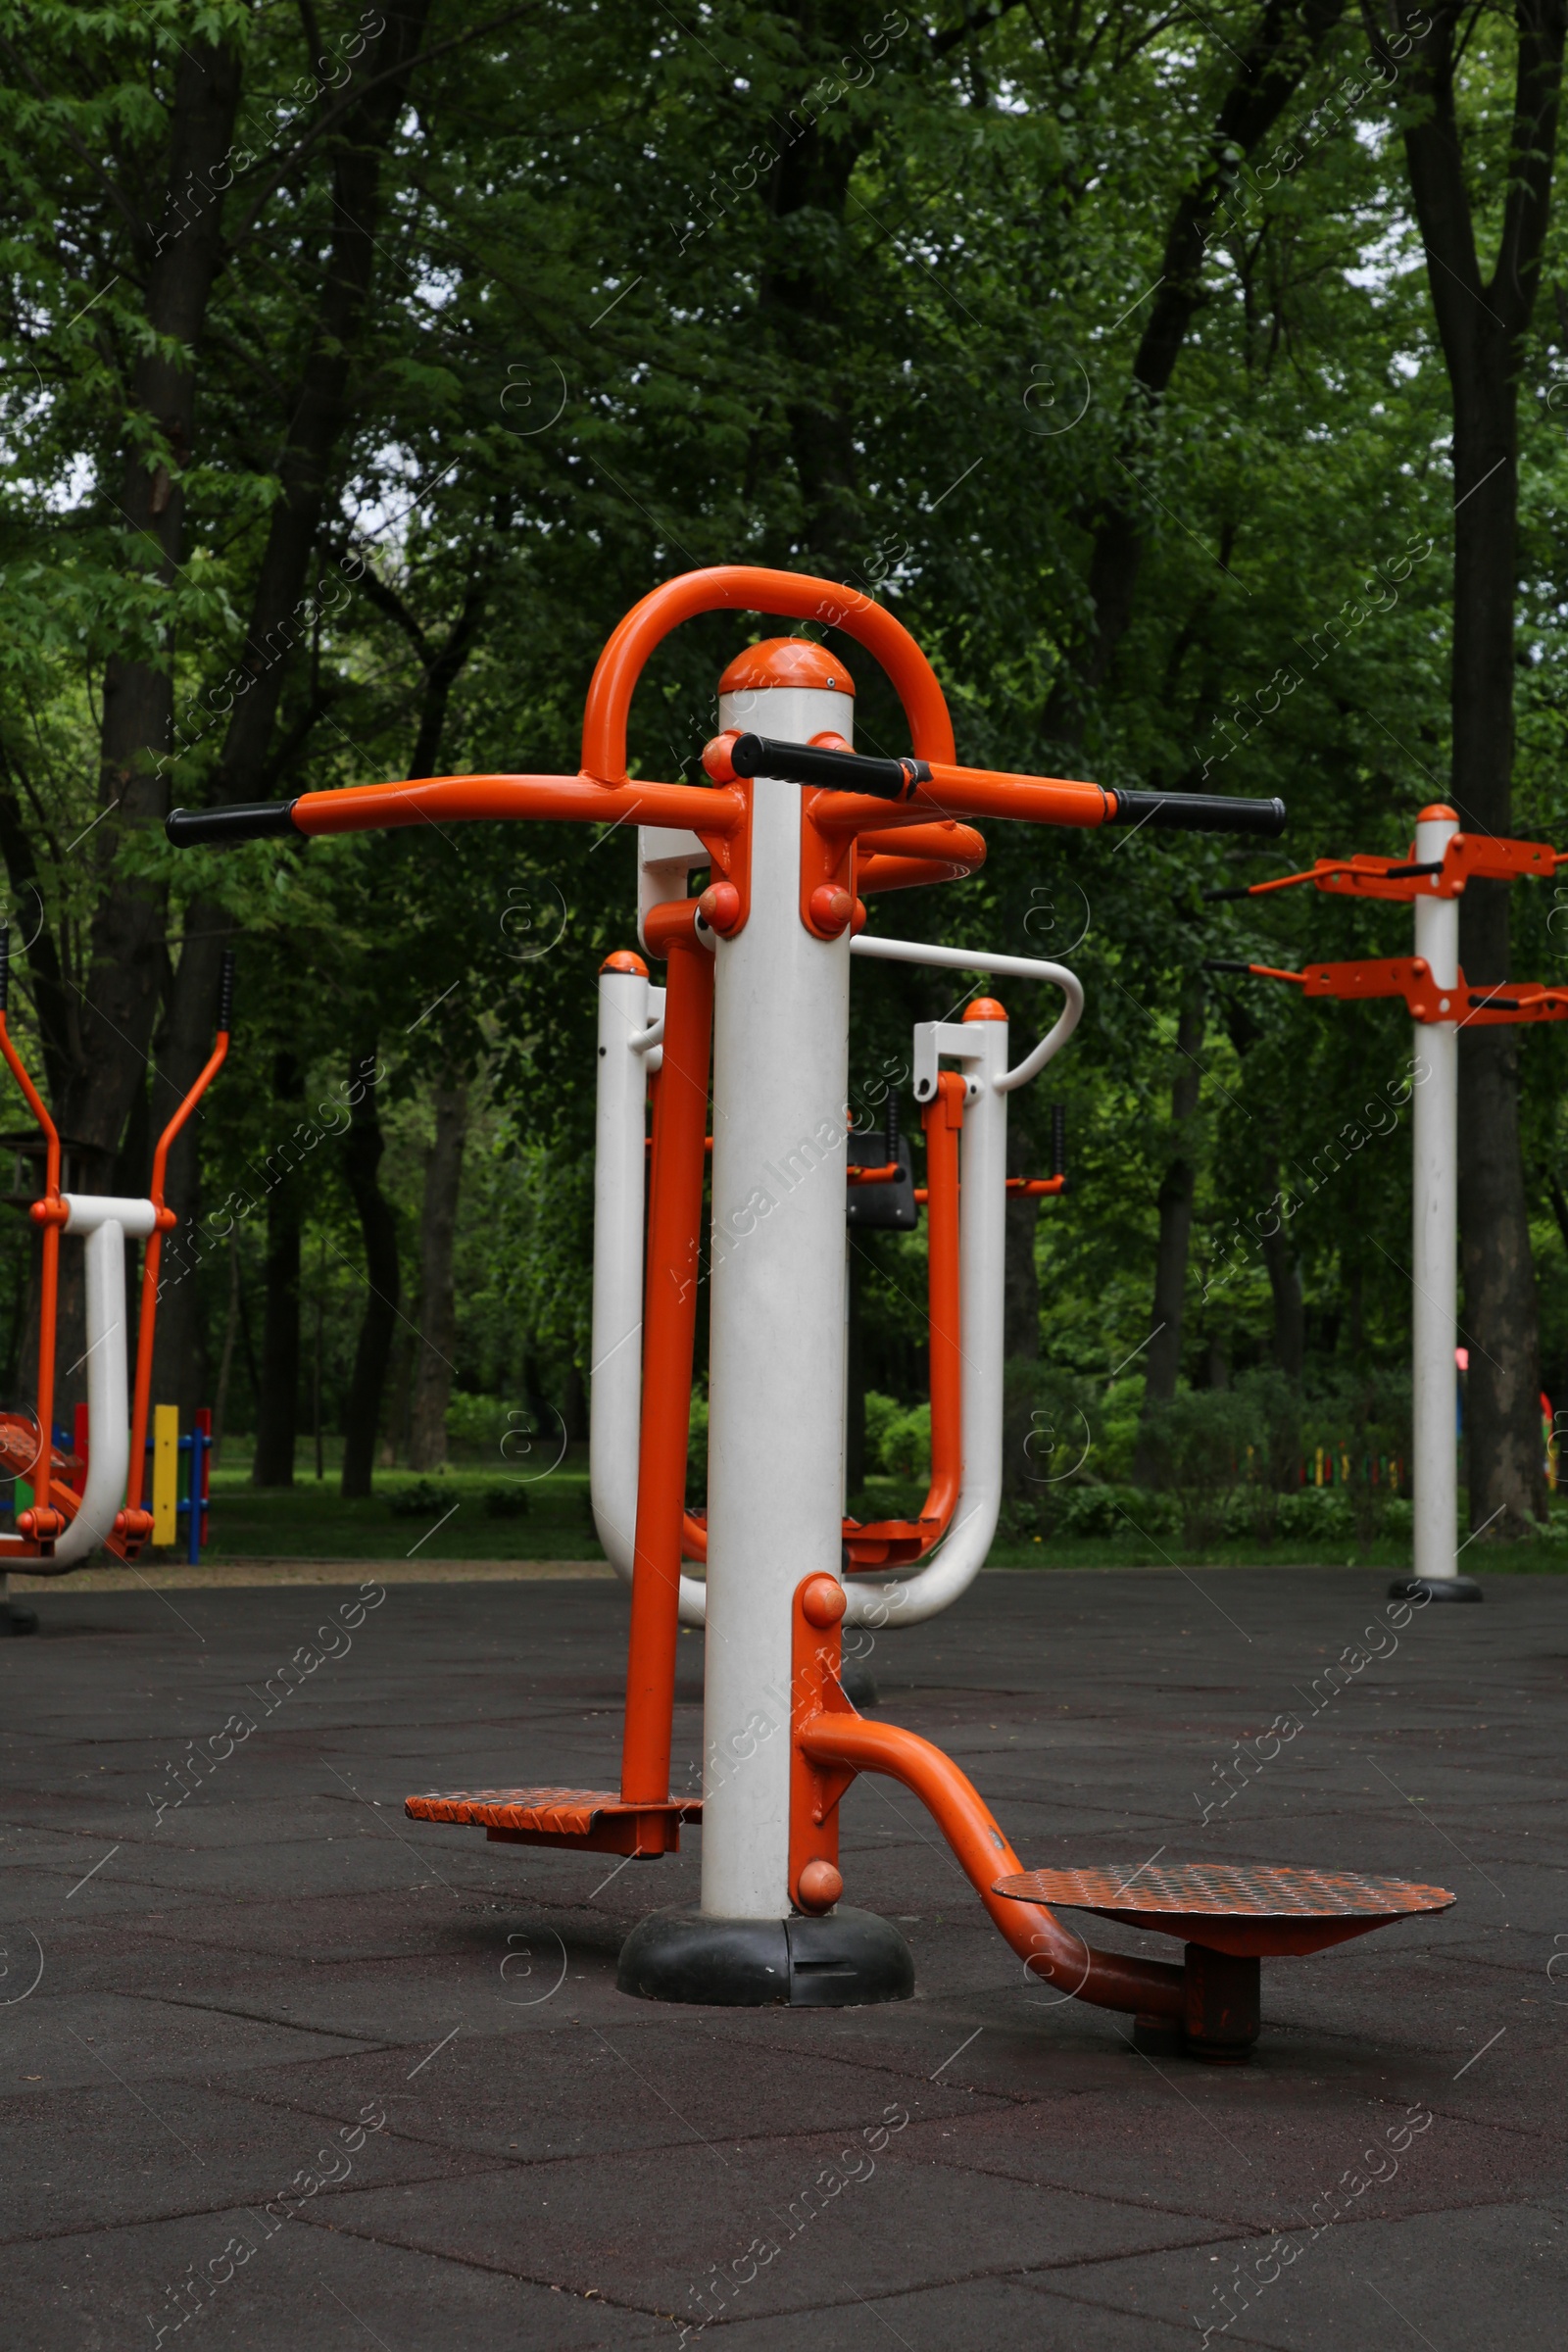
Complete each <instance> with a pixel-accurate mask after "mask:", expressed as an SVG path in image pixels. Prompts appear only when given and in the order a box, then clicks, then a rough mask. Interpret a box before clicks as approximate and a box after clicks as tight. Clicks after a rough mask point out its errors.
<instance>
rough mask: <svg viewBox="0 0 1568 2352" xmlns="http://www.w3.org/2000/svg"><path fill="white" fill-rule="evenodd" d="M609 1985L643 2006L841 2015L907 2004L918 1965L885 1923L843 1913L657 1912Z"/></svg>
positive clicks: (628, 1946)
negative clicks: (687, 2004)
mask: <svg viewBox="0 0 1568 2352" xmlns="http://www.w3.org/2000/svg"><path fill="white" fill-rule="evenodd" d="M615 1983H616V1985H617V1986H618V1987H619V1989H620V1990H621V1991H622V1992H629V1993H631V1994H633V1995H634V1996H635V1997H636V1998H637V1999H638V2000H643V2001H703V2002H711V2003H712V2004H713V2005H714V2006H715V2007H722V2008H729V2009H761V2008H767V2007H778V2008H794V2009H846V2008H853V2007H856V2006H858V2004H860V2003H861V2002H867V2001H907V1999H908V1998H909V1995H910V1994H911V1993H912V1992H913V1990H914V1958H913V1955H912V1953H911V1952H910V1950H909V1947H908V1945H907V1943H906V1942H905V1940H904V1937H903V1936H901V1935H900V1934H899V1931H898V1929H897V1928H896V1927H895V1926H894V1925H893V1923H892V1921H891V1920H887V1919H882V1918H880V1917H879V1916H878V1915H877V1913H876V1912H874V1911H856V1910H852V1909H849V1908H847V1907H845V1906H844V1905H841V1906H840V1907H839V1909H838V1910H836V1911H830V1912H828V1913H827V1914H826V1915H825V1917H823V1918H820V1919H812V1918H809V1917H807V1916H805V1915H804V1914H803V1915H801V1916H799V1917H796V1918H791V1919H710V1918H708V1917H707V1916H706V1914H705V1913H703V1912H701V1911H676V1910H671V1911H655V1912H654V1913H653V1914H652V1916H651V1917H650V1918H648V1919H645V1920H642V1921H640V1922H639V1923H638V1925H637V1926H636V1927H635V1928H633V1930H632V1932H631V1934H630V1935H629V1936H627V1938H626V1940H625V1942H624V1943H623V1944H622V1945H621V1947H620V1964H619V1967H618V1968H617V1970H616V1972H615Z"/></svg>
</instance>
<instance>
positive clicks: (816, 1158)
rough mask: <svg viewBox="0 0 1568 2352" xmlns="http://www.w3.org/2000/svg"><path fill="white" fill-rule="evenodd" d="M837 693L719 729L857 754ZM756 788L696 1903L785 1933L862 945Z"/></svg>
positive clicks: (836, 1316) (838, 1442)
mask: <svg viewBox="0 0 1568 2352" xmlns="http://www.w3.org/2000/svg"><path fill="white" fill-rule="evenodd" d="M844 683H845V688H846V691H844V692H830V691H828V689H827V688H826V687H823V686H805V685H802V686H777V687H749V688H747V689H746V690H745V691H743V692H738V693H734V694H725V695H723V696H721V698H720V701H719V725H720V727H721V728H726V729H727V728H731V727H736V728H741V729H753V730H755V731H757V732H758V733H760V734H762V735H767V736H772V737H773V738H775V739H776V740H779V741H784V742H794V743H808V742H809V741H810V740H811V738H812V737H813V736H815V735H818V734H821V733H823V732H827V731H832V732H835V733H837V734H839V735H841V736H843V737H844V738H845V739H846V741H849V740H851V739H852V729H853V724H854V712H855V705H854V701H853V699H852V695H851V693H850V692H849V691H848V683H849V682H848V679H847V678H846V679H845V681H844ZM753 792H754V802H753V820H752V891H751V912H750V915H749V918H748V920H747V922H746V925H745V927H744V929H743V930H742V931H741V932H740V933H739V934H738V935H737V936H736V938H734V939H733V940H722V939H721V940H719V941H718V943H717V958H718V962H717V970H716V973H715V976H714V992H715V993H714V1015H713V1196H712V1201H713V1205H712V1269H711V1352H710V1366H711V1370H710V1382H709V1428H708V1643H707V1658H706V1668H705V1712H704V1749H705V1770H704V1807H703V1901H702V1907H703V1910H704V1912H705V1913H707V1914H708V1915H709V1916H710V1917H716V1918H725V1919H768V1920H781V1919H783V1918H785V1917H786V1916H787V1915H788V1913H789V1910H790V1895H789V1782H790V1690H789V1685H790V1642H791V1634H790V1625H791V1604H792V1600H793V1595H794V1593H795V1589H796V1587H797V1585H799V1583H800V1582H801V1579H802V1578H803V1577H805V1576H809V1575H810V1574H812V1573H813V1572H817V1571H821V1572H825V1573H826V1574H828V1575H830V1576H837V1575H838V1574H839V1568H840V1560H841V1556H842V1555H841V1544H842V1526H841V1518H840V1498H841V1495H842V1492H843V1476H844V1473H843V1453H844V1365H843V1354H844V1229H845V1213H844V1209H845V1181H844V1169H845V1164H846V1158H847V1153H846V1151H845V1141H844V1139H845V1100H846V1096H847V1093H848V1082H849V1003H850V941H849V934H848V932H847V931H846V932H845V933H844V934H843V935H842V936H841V937H839V938H838V939H835V940H820V939H817V938H815V937H813V935H812V934H811V933H810V932H809V931H808V930H807V928H806V926H805V924H804V923H803V921H802V919H801V899H800V872H801V804H802V798H803V794H802V790H801V787H800V786H799V785H796V784H784V783H779V782H777V781H775V780H773V779H770V778H768V777H765V776H759V777H758V778H757V779H756V782H755V785H754V787H753Z"/></svg>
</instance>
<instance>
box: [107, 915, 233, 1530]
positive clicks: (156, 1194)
mask: <svg viewBox="0 0 1568 2352" xmlns="http://www.w3.org/2000/svg"><path fill="white" fill-rule="evenodd" d="M233 996H234V953H233V950H232V949H231V948H225V949H224V951H223V963H222V973H221V979H220V981H219V998H218V1002H219V1011H218V1035H217V1038H216V1040H215V1041H214V1045H213V1050H212V1053H211V1054H209V1056H208V1058H207V1062H206V1064H205V1066H204V1067H203V1069H202V1071H201V1073H200V1075H199V1076H198V1077H197V1079H196V1081H195V1083H194V1084H193V1086H192V1087H191V1089H190V1092H189V1093H188V1094H187V1095H186V1097H185V1100H184V1101H183V1103H181V1104H180V1105H179V1108H178V1109H177V1110H176V1111H175V1113H174V1115H173V1117H172V1119H171V1120H170V1122H169V1125H168V1126H167V1127H166V1128H165V1129H164V1132H163V1134H162V1135H161V1136H160V1137H159V1139H158V1146H157V1149H156V1151H155V1152H153V1172H152V1181H151V1183H150V1184H149V1186H148V1195H149V1198H150V1199H151V1201H152V1204H153V1207H154V1209H155V1210H156V1211H157V1223H156V1225H155V1226H154V1228H153V1231H152V1233H151V1234H150V1235H149V1236H148V1240H147V1246H146V1248H145V1250H143V1251H142V1259H141V1313H140V1315H139V1317H138V1318H137V1324H136V1385H135V1388H134V1390H133V1392H132V1401H131V1414H130V1468H129V1470H128V1472H127V1474H126V1479H125V1507H124V1509H123V1511H120V1512H118V1513H117V1514H116V1517H115V1532H114V1534H113V1536H112V1537H111V1538H110V1540H109V1548H110V1550H111V1551H114V1552H118V1553H119V1554H120V1556H121V1558H122V1559H125V1560H133V1559H135V1558H136V1557H137V1556H138V1554H139V1553H140V1551H141V1549H142V1546H143V1545H144V1544H146V1542H147V1539H148V1537H149V1536H150V1535H151V1534H152V1532H153V1515H152V1513H151V1511H148V1510H144V1509H143V1508H142V1499H141V1493H142V1486H143V1484H144V1482H145V1478H146V1469H147V1464H146V1454H147V1419H148V1414H149V1412H150V1411H151V1406H152V1388H153V1339H154V1335H155V1332H156V1328H157V1317H158V1276H159V1270H160V1268H161V1266H162V1264H163V1255H164V1235H165V1234H166V1233H169V1232H172V1230H173V1228H174V1226H175V1225H176V1224H177V1223H178V1219H177V1218H176V1216H175V1214H174V1211H173V1210H172V1208H170V1207H168V1206H166V1204H165V1201H164V1183H165V1179H166V1176H167V1174H168V1169H169V1152H170V1146H171V1145H172V1143H173V1141H174V1138H175V1136H176V1135H178V1133H179V1131H180V1129H181V1128H182V1127H183V1126H184V1124H185V1121H186V1120H187V1119H188V1118H189V1117H190V1114H191V1112H192V1111H193V1110H194V1109H195V1107H196V1105H197V1103H199V1102H200V1101H201V1099H202V1097H203V1095H205V1094H206V1092H207V1089H208V1088H209V1087H210V1086H211V1085H212V1083H213V1080H214V1079H215V1078H216V1077H217V1076H218V1073H219V1071H220V1070H221V1068H222V1066H223V1064H224V1062H225V1061H226V1060H227V1059H228V1042H229V1037H230V1034H231V1027H230V1024H231V1020H232V1012H233Z"/></svg>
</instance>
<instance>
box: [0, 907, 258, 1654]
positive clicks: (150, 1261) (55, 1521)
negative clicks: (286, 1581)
mask: <svg viewBox="0 0 1568 2352" xmlns="http://www.w3.org/2000/svg"><path fill="white" fill-rule="evenodd" d="M10 956H11V943H10V932H9V930H7V929H5V928H4V927H0V1054H3V1055H4V1058H5V1060H6V1062H7V1064H8V1066H9V1067H10V1070H11V1073H12V1075H13V1077H14V1078H15V1079H16V1081H17V1084H18V1085H19V1086H20V1087H21V1089H22V1092H23V1094H24V1095H25V1098H26V1102H27V1106H28V1108H29V1109H30V1110H31V1112H32V1115H33V1117H34V1119H36V1121H37V1123H38V1126H39V1129H40V1130H41V1133H42V1136H43V1141H44V1178H43V1191H42V1193H41V1195H40V1197H39V1198H38V1199H37V1200H35V1201H33V1202H32V1203H31V1206H30V1208H29V1210H28V1214H29V1216H30V1218H31V1220H32V1222H33V1224H34V1225H35V1226H37V1227H39V1228H40V1231H41V1236H42V1239H41V1245H40V1278H39V1299H38V1366H37V1383H36V1388H35V1391H34V1397H35V1404H34V1408H33V1410H32V1411H31V1412H20V1413H19V1412H6V1413H0V1477H10V1478H13V1479H15V1480H17V1481H18V1482H19V1487H20V1489H21V1490H22V1492H21V1493H19V1495H18V1508H17V1511H16V1526H15V1529H14V1530H11V1529H0V1579H4V1578H6V1577H9V1574H10V1572H11V1570H12V1569H13V1568H16V1567H19V1566H22V1565H23V1564H24V1563H25V1567H26V1570H27V1573H28V1575H29V1576H66V1575H68V1574H69V1573H70V1571H71V1570H72V1569H73V1568H77V1567H79V1566H80V1565H81V1563H82V1562H83V1560H85V1559H86V1558H87V1556H88V1554H89V1553H90V1552H92V1551H94V1550H95V1549H97V1548H98V1547H100V1546H102V1547H103V1548H104V1549H105V1550H107V1551H109V1552H110V1553H111V1554H113V1556H114V1557H116V1558H117V1559H121V1560H124V1561H127V1562H129V1561H133V1560H135V1559H136V1558H137V1557H138V1556H139V1554H140V1553H141V1551H142V1549H143V1547H144V1546H145V1545H146V1544H148V1543H149V1542H151V1543H155V1544H172V1543H174V1542H176V1541H177V1531H178V1522H179V1519H180V1517H181V1515H183V1517H184V1519H185V1522H186V1541H187V1546H188V1547H191V1548H190V1556H192V1557H194V1556H196V1553H197V1552H198V1551H199V1547H200V1544H201V1543H202V1540H203V1535H204V1522H205V1519H206V1513H207V1495H208V1477H209V1468H210V1465H209V1462H208V1449H209V1448H210V1446H211V1442H212V1441H211V1417H210V1416H206V1417H205V1423H204V1416H202V1415H198V1417H197V1418H198V1426H197V1428H196V1429H194V1430H192V1431H191V1432H190V1433H188V1435H187V1436H186V1437H185V1438H181V1437H180V1435H179V1429H178V1419H177V1414H176V1412H175V1408H174V1407H173V1406H172V1405H160V1406H159V1407H158V1408H157V1413H156V1415H154V1416H153V1422H154V1426H153V1429H152V1431H151V1432H149V1428H148V1420H149V1407H150V1401H151V1395H152V1376H153V1341H154V1336H155V1332H156V1327H157V1313H158V1275H159V1265H160V1262H161V1258H162V1253H163V1246H164V1235H165V1234H166V1233H168V1232H170V1231H171V1230H172V1228H173V1226H174V1225H175V1223H176V1222H177V1219H176V1217H175V1213H174V1211H173V1210H172V1208H171V1207H169V1205H168V1203H167V1202H166V1201H165V1199H164V1186H165V1179H166V1174H167V1170H168V1165H169V1152H170V1147H171V1146H172V1143H173V1141H174V1138H175V1136H176V1135H178V1133H179V1131H180V1129H181V1128H182V1127H183V1126H184V1124H185V1122H186V1120H187V1119H188V1118H189V1117H190V1115H191V1112H192V1111H193V1110H194V1109H195V1107H196V1105H197V1103H199V1102H200V1100H201V1098H202V1096H203V1095H204V1094H205V1093H206V1091H207V1089H208V1087H209V1086H210V1085H211V1084H212V1081H213V1080H214V1078H215V1077H216V1076H217V1075H218V1072H219V1070H220V1069H221V1067H222V1064H223V1061H224V1058H225V1056H226V1055H227V1053H228V1043H229V1034H230V1024H231V1019H232V1007H233V994H234V958H233V956H232V954H229V953H225V955H224V957H223V964H222V976H221V983H220V990H219V1010H218V1036H217V1041H216V1043H215V1045H214V1048H213V1052H212V1054H211V1055H210V1056H209V1058H208V1060H207V1062H206V1065H205V1066H204V1068H203V1069H202V1070H201V1072H200V1074H199V1075H198V1077H197V1078H196V1081H195V1083H194V1084H193V1085H192V1087H191V1088H190V1090H189V1092H188V1093H187V1094H186V1096H185V1099H184V1101H183V1102H182V1103H180V1105H179V1107H178V1109H177V1110H176V1111H175V1112H174V1115H173V1117H172V1119H171V1120H170V1122H169V1124H168V1126H167V1127H166V1128H165V1129H164V1132H163V1134H162V1135H161V1136H160V1138H159V1140H158V1144H157V1148H156V1150H155V1151H154V1152H153V1162H152V1177H151V1182H150V1184H149V1187H148V1193H147V1198H146V1199H145V1200H131V1199H123V1200H122V1199H119V1198H116V1197H114V1196H112V1195H108V1194H97V1193H70V1192H62V1191H61V1189H60V1162H61V1150H60V1136H59V1132H58V1130H57V1128H56V1126H55V1123H54V1120H53V1119H52V1118H51V1116H50V1114H49V1111H48V1109H47V1108H46V1107H45V1104H44V1102H43V1099H42V1097H41V1096H40V1095H39V1093H38V1090H37V1088H36V1087H35V1086H34V1085H33V1083H32V1080H31V1078H30V1077H29V1076H28V1074H27V1069H26V1065H25V1062H24V1061H23V1059H22V1056H21V1055H20V1054H19V1053H18V1052H17V1048H16V1043H15V1041H14V1039H13V1038H12V1036H11V1033H10V1027H9V1018H8V1016H9V1010H10V980H11V961H10ZM62 1236H65V1237H66V1238H67V1239H68V1240H75V1239H78V1238H79V1239H80V1241H81V1242H82V1244H83V1249H84V1267H83V1273H84V1282H83V1306H84V1324H85V1330H84V1335H83V1346H84V1359H83V1360H84V1361H85V1364H86V1370H87V1397H86V1402H85V1404H84V1405H78V1406H77V1407H76V1412H75V1419H74V1427H73V1429H72V1430H71V1431H69V1432H68V1431H66V1430H64V1429H62V1428H58V1427H57V1426H56V1424H55V1418H54V1399H55V1356H56V1337H57V1332H56V1326H57V1320H58V1310H59V1296H60V1244H61V1238H62ZM127 1241H140V1242H141V1243H142V1244H143V1245H144V1248H143V1251H142V1281H141V1311H140V1315H139V1317H138V1320H137V1331H136V1364H135V1375H134V1381H133V1382H132V1380H131V1377H130V1374H129V1369H128V1357H127V1347H126V1322H127V1318H126V1307H125V1244H126V1242H127ZM46 1433H47V1442H45V1441H46ZM181 1448H183V1455H184V1460H185V1462H186V1463H187V1464H188V1476H187V1477H186V1479H185V1481H184V1487H185V1501H184V1504H183V1506H182V1505H181V1501H180V1494H179V1487H180V1479H179V1470H180V1463H181V1450H180V1449H181ZM149 1454H150V1455H151V1457H152V1469H153V1477H152V1496H153V1508H152V1509H151V1510H149V1509H147V1508H146V1507H145V1506H144V1504H143V1501H142V1496H143V1493H144V1491H145V1490H146V1487H147V1484H148V1480H147V1465H148V1456H149ZM193 1495H194V1497H195V1502H194V1507H193V1505H192V1502H191V1497H192V1496H193ZM0 1605H3V1607H4V1611H5V1626H6V1629H7V1630H9V1631H11V1632H17V1633H27V1632H31V1631H33V1630H34V1628H35V1626H36V1623H37V1620H36V1617H35V1616H34V1614H33V1612H32V1611H31V1610H30V1609H24V1608H21V1607H19V1606H17V1605H16V1604H14V1603H11V1602H10V1601H9V1600H4V1602H3V1604H0Z"/></svg>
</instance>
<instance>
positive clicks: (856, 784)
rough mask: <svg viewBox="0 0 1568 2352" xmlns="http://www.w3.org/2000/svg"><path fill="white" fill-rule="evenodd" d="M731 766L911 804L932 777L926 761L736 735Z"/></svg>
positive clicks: (745, 771) (787, 781)
mask: <svg viewBox="0 0 1568 2352" xmlns="http://www.w3.org/2000/svg"><path fill="white" fill-rule="evenodd" d="M729 763H730V765H731V767H733V769H734V770H735V773H736V774H737V775H738V776H777V777H778V778H779V779H780V780H781V782H783V783H785V784H819V785H822V786H824V787H825V788H826V789H827V790H828V791H829V792H866V793H870V794H871V795H872V796H873V798H874V799H876V800H879V801H903V800H907V798H908V796H909V794H910V793H911V792H912V791H913V790H914V788H915V786H916V784H924V783H928V782H929V781H930V776H931V770H930V769H929V767H927V765H926V763H925V761H924V760H871V759H867V758H866V757H865V756H864V755H863V754H861V753H859V752H830V751H827V750H826V749H824V747H823V746H822V745H820V744H815V743H775V742H774V741H773V739H772V737H771V736H768V735H738V736H737V737H736V739H735V741H734V743H732V744H731V746H730V754H729Z"/></svg>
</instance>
